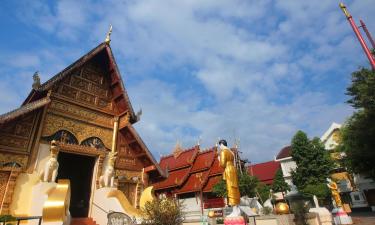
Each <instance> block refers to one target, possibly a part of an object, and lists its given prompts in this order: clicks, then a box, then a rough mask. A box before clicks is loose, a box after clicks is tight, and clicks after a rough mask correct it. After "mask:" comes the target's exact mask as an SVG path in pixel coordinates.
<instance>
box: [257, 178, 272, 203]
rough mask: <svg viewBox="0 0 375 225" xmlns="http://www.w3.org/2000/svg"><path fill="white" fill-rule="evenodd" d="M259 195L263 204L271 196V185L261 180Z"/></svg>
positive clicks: (258, 186) (258, 188) (258, 189)
mask: <svg viewBox="0 0 375 225" xmlns="http://www.w3.org/2000/svg"><path fill="white" fill-rule="evenodd" d="M256 190H257V194H258V195H257V196H258V197H259V198H260V202H261V203H262V204H263V203H264V202H265V201H267V199H269V198H270V191H271V189H270V187H269V186H267V185H266V184H264V183H262V182H259V183H258V185H257V189H256Z"/></svg>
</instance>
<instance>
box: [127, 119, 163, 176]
mask: <svg viewBox="0 0 375 225" xmlns="http://www.w3.org/2000/svg"><path fill="white" fill-rule="evenodd" d="M127 128H128V129H129V131H130V132H131V133H132V134H133V135H134V137H135V139H136V140H137V142H138V143H139V145H140V146H141V148H142V149H143V150H144V151H145V152H146V155H147V157H148V158H149V159H150V161H151V162H152V163H153V164H154V165H155V167H156V170H157V171H158V172H159V174H160V175H161V176H162V177H166V174H165V170H163V169H161V167H160V165H159V163H158V162H157V161H156V160H155V158H154V156H153V155H152V153H151V152H150V150H149V149H148V148H147V146H146V144H145V143H144V142H143V140H142V138H141V137H140V136H139V134H138V132H137V131H136V130H135V129H134V127H133V126H132V125H131V124H128V125H127Z"/></svg>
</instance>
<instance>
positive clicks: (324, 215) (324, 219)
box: [309, 207, 332, 225]
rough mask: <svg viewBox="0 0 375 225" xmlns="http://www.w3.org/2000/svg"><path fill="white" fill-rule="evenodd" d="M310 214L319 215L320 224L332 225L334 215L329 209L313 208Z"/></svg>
mask: <svg viewBox="0 0 375 225" xmlns="http://www.w3.org/2000/svg"><path fill="white" fill-rule="evenodd" d="M309 212H311V213H316V214H318V215H319V220H320V223H321V224H322V225H332V214H331V213H330V212H329V211H328V209H326V208H324V207H319V208H311V209H310V210H309Z"/></svg>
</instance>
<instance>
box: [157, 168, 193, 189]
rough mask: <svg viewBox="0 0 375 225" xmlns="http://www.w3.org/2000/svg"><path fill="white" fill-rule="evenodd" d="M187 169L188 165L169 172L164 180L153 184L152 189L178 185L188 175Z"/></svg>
mask: <svg viewBox="0 0 375 225" xmlns="http://www.w3.org/2000/svg"><path fill="white" fill-rule="evenodd" d="M189 171H190V167H187V168H184V169H179V170H175V171H172V172H169V175H168V177H167V178H166V179H165V180H163V181H161V182H158V183H155V184H154V189H155V190H159V189H165V188H171V187H176V186H180V185H181V184H182V183H183V182H184V181H185V180H186V178H187V177H188V175H189Z"/></svg>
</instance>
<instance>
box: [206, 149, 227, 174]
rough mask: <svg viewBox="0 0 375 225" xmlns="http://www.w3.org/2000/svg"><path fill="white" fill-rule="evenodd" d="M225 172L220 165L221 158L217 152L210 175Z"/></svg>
mask: <svg viewBox="0 0 375 225" xmlns="http://www.w3.org/2000/svg"><path fill="white" fill-rule="evenodd" d="M223 172H224V169H223V168H222V167H221V166H220V164H219V159H218V158H217V154H215V157H214V163H213V164H212V166H211V169H210V174H209V176H213V175H217V174H223Z"/></svg>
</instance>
